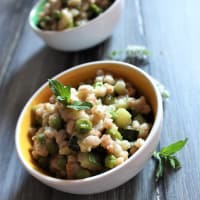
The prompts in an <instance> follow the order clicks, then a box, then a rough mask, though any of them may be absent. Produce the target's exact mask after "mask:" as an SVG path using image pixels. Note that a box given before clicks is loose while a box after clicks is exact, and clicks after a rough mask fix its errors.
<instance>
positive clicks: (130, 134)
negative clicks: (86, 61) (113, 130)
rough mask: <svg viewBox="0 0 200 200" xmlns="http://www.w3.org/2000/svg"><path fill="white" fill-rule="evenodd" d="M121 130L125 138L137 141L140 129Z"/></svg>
mask: <svg viewBox="0 0 200 200" xmlns="http://www.w3.org/2000/svg"><path fill="white" fill-rule="evenodd" d="M119 132H120V133H121V135H122V137H123V139H125V140H128V141H131V142H133V141H135V140H137V138H138V135H139V131H136V130H132V129H122V128H120V129H119Z"/></svg>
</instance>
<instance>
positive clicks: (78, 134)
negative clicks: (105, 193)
mask: <svg viewBox="0 0 200 200" xmlns="http://www.w3.org/2000/svg"><path fill="white" fill-rule="evenodd" d="M49 87H50V88H51V90H52V93H53V95H52V96H51V97H50V98H49V101H48V102H44V103H40V104H37V105H34V107H33V108H32V114H33V115H32V127H30V130H29V136H30V140H31V142H32V149H31V151H30V153H31V156H32V158H33V160H34V161H35V163H36V164H37V165H38V166H39V167H40V168H42V169H43V170H44V171H45V172H46V173H48V174H49V175H51V176H53V177H57V178H63V179H82V178H86V177H90V176H94V175H96V174H100V173H102V172H105V171H107V170H109V169H112V168H114V167H116V166H118V165H120V164H122V163H123V162H125V161H126V160H127V159H128V158H129V157H130V156H131V155H133V154H134V153H135V152H136V151H137V150H138V149H139V148H140V147H141V146H142V145H143V144H144V143H145V139H146V138H147V137H148V134H149V132H150V130H151V127H152V123H153V121H154V119H153V114H152V108H151V106H150V105H149V104H148V102H147V101H146V98H145V97H144V96H143V95H145V94H140V93H139V92H138V91H137V90H136V89H135V88H134V86H133V85H132V84H131V83H130V82H127V81H126V80H125V79H123V78H122V77H120V76H114V75H112V74H111V73H105V72H104V71H102V70H98V71H97V75H96V77H94V78H93V79H89V80H87V81H85V82H82V83H80V84H79V85H78V87H77V88H74V87H73V88H71V87H70V86H65V85H63V84H62V83H60V82H59V81H57V80H49Z"/></svg>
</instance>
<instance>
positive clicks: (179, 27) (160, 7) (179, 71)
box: [142, 0, 200, 200]
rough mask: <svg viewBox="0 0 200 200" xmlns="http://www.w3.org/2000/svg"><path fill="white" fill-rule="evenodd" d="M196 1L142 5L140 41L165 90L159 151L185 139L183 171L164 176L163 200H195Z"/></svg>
mask: <svg viewBox="0 0 200 200" xmlns="http://www.w3.org/2000/svg"><path fill="white" fill-rule="evenodd" d="M199 6H200V2H199V1H198V0H192V1H188V0H184V1H180V0H176V1H171V0H169V1H159V0H155V1H152V2H151V4H149V2H148V1H145V0H143V1H142V13H143V16H144V24H145V32H146V37H145V38H146V40H147V44H148V47H149V49H150V50H151V52H152V59H151V63H152V66H153V67H152V68H151V72H152V74H153V75H154V76H155V77H156V78H158V79H159V80H162V82H163V83H164V84H165V85H166V86H167V87H168V88H169V90H170V92H171V97H170V100H169V102H168V103H167V104H166V110H165V111H166V112H165V119H164V130H163V133H162V137H161V146H165V145H167V144H169V143H171V142H173V141H176V140H179V139H183V138H185V137H188V138H189V143H188V145H187V146H186V147H185V149H184V150H183V151H182V152H181V153H179V154H178V157H179V158H180V160H181V162H182V165H183V168H182V169H181V170H179V171H178V172H177V173H172V174H166V176H165V177H164V180H163V181H164V182H163V183H162V184H163V185H162V186H163V187H164V197H165V199H170V200H173V199H192V200H197V199H199V195H200V191H199V189H197V188H198V187H199V180H200V162H199V156H198V154H199V151H200V149H199V141H200V135H199V134H198V130H199V118H200V114H199V110H200V103H199V102H200V95H199V91H200V81H199V72H200V70H199V66H200V60H199V51H200V41H199V33H200V26H199V25H200V22H199V20H198V18H199V10H198V8H199Z"/></svg>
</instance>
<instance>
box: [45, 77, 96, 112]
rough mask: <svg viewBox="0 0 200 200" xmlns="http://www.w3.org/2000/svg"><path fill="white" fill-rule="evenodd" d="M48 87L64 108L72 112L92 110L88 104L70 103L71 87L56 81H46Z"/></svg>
mask: <svg viewBox="0 0 200 200" xmlns="http://www.w3.org/2000/svg"><path fill="white" fill-rule="evenodd" d="M48 82H49V87H50V89H51V91H52V93H53V94H54V95H55V97H56V99H57V100H58V101H59V102H60V103H62V104H63V105H65V107H67V108H70V109H73V110H88V109H90V108H92V106H93V105H92V104H91V103H90V102H86V101H85V102H81V101H74V102H71V87H70V86H65V85H63V84H62V83H60V82H59V81H57V80H53V79H48Z"/></svg>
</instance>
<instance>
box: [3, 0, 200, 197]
mask: <svg viewBox="0 0 200 200" xmlns="http://www.w3.org/2000/svg"><path fill="white" fill-rule="evenodd" d="M34 3H36V1H35V0H29V1H27V0H20V1H15V0H9V1H8V0H1V1H0V27H1V30H0V112H1V114H0V200H43V199H48V200H58V199H59V200H64V199H65V200H79V199H82V200H91V199H96V200H116V199H121V200H146V199H148V200H151V199H163V200H174V199H177V200H198V199H200V162H199V152H200V144H199V143H200V130H199V128H200V78H199V77H200V39H199V36H200V12H199V7H200V3H199V0H167V1H160V0H152V1H148V0H126V4H125V12H124V14H123V17H122V20H121V22H120V25H119V26H118V27H117V29H116V30H115V32H114V33H113V36H112V37H111V38H110V39H108V40H107V41H105V42H104V43H103V44H101V45H98V46H96V47H94V48H92V49H89V50H86V51H82V52H76V53H64V52H58V51H55V50H52V49H50V48H48V47H47V46H45V44H44V43H43V42H42V41H41V40H40V39H39V38H38V37H37V36H36V35H35V34H34V33H33V32H32V31H31V30H30V27H29V25H28V22H27V18H28V14H29V11H30V9H31V8H32V6H33V5H34ZM128 44H135V45H136V44H137V45H145V46H147V48H148V49H149V50H150V51H151V57H150V64H149V65H148V66H146V67H145V68H143V69H144V70H146V71H147V72H148V73H149V74H151V75H152V76H153V77H155V78H157V79H158V80H160V81H161V82H162V83H163V84H164V85H165V86H166V87H167V88H168V89H169V91H170V93H171V97H170V99H169V101H168V102H167V103H166V105H165V113H164V124H163V130H162V135H161V140H160V144H159V148H160V147H162V146H166V145H167V144H169V143H172V142H174V141H176V140H180V139H183V138H185V137H188V138H189V143H188V144H187V146H186V147H185V148H184V150H182V151H181V152H180V153H178V158H179V159H180V160H181V162H182V166H183V167H182V169H180V170H179V171H177V172H175V173H167V174H166V175H165V176H164V178H163V179H162V180H161V181H160V182H159V183H158V184H157V183H155V180H154V168H155V163H154V162H153V161H152V160H150V161H149V162H148V163H147V165H146V166H145V168H144V170H143V171H141V172H140V173H139V174H138V175H137V176H136V177H135V178H133V179H132V180H130V181H129V182H127V183H125V184H124V185H122V186H120V187H118V188H116V189H114V190H112V191H108V192H105V193H101V194H96V195H85V196H81V195H73V194H67V193H63V192H59V191H56V190H54V189H51V188H49V187H47V186H45V185H44V184H42V183H40V182H39V181H37V180H36V179H35V178H33V177H31V176H30V175H29V174H28V173H27V172H26V171H25V169H24V168H23V167H22V165H21V163H20V161H19V159H18V157H17V154H16V150H15V142H14V135H15V126H16V121H17V119H18V116H19V114H20V112H21V110H22V108H23V106H24V104H25V102H26V101H27V100H28V98H29V97H30V96H31V95H32V94H33V92H34V91H35V90H36V89H37V88H38V87H39V86H40V85H41V84H42V83H44V82H45V81H46V80H47V79H48V78H50V77H52V76H54V75H55V74H57V73H59V72H61V71H63V70H64V69H67V68H70V67H72V66H74V65H77V64H80V63H84V62H88V61H95V60H102V59H104V58H105V57H106V55H107V54H108V52H111V51H112V50H115V49H117V50H118V49H124V48H125V47H126V46H127V45H128Z"/></svg>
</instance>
